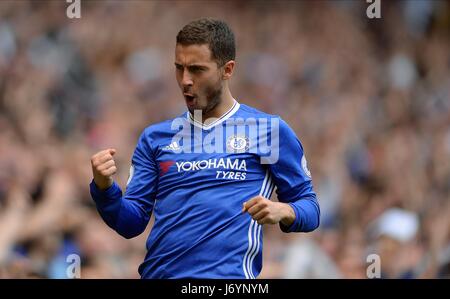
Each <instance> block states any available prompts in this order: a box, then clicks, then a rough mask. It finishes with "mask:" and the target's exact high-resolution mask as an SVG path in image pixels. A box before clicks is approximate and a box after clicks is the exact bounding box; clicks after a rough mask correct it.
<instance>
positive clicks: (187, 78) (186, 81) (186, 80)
mask: <svg viewBox="0 0 450 299" xmlns="http://www.w3.org/2000/svg"><path fill="white" fill-rule="evenodd" d="M181 84H182V85H183V87H188V86H192V85H193V84H194V82H193V80H192V76H191V75H190V74H189V72H188V71H186V70H185V71H183V77H182V79H181Z"/></svg>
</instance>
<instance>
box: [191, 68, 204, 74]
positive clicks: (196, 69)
mask: <svg viewBox="0 0 450 299" xmlns="http://www.w3.org/2000/svg"><path fill="white" fill-rule="evenodd" d="M189 71H190V72H191V73H193V74H197V73H201V72H203V71H204V68H202V67H200V66H190V67H189Z"/></svg>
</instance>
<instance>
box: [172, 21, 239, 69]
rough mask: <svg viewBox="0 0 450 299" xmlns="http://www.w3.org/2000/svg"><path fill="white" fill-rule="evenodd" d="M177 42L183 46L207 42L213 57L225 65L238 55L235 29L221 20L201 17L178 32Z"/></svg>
mask: <svg viewBox="0 0 450 299" xmlns="http://www.w3.org/2000/svg"><path fill="white" fill-rule="evenodd" d="M177 44H180V45H183V46H190V45H204V44H207V45H208V46H209V49H210V51H211V55H212V59H214V60H215V61H216V62H217V65H219V66H223V65H224V64H225V63H227V62H228V61H230V60H234V59H235V56H236V46H235V40H234V34H233V31H231V29H230V27H228V25H227V24H226V23H225V22H224V21H221V20H215V19H211V18H201V19H197V20H194V21H192V22H190V23H189V24H187V25H185V26H184V27H183V28H182V29H181V30H180V32H178V34H177Z"/></svg>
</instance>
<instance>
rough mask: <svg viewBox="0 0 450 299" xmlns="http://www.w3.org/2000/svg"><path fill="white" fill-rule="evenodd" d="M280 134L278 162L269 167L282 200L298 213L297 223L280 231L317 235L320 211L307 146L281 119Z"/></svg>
mask: <svg viewBox="0 0 450 299" xmlns="http://www.w3.org/2000/svg"><path fill="white" fill-rule="evenodd" d="M276 133H277V132H275V134H276ZM272 134H274V133H272ZM278 134H279V135H278V137H279V142H278V149H279V155H278V159H277V161H274V163H271V164H269V169H270V172H271V175H272V179H273V180H274V182H275V185H276V186H277V191H276V192H277V195H278V200H279V201H280V202H284V203H287V204H289V205H290V206H291V207H292V209H293V210H294V212H295V221H294V223H292V225H290V226H289V227H286V226H284V225H283V224H281V223H280V228H281V230H282V231H283V232H310V231H313V230H315V229H316V228H317V227H318V226H319V222H320V207H319V203H318V201H317V198H316V194H315V192H314V190H313V184H312V179H311V174H310V172H309V170H308V168H307V162H306V157H305V154H304V151H303V146H302V144H301V142H300V140H299V139H298V138H297V136H296V135H295V133H294V131H293V130H292V129H291V128H290V127H289V126H288V124H287V123H286V122H284V121H283V120H281V119H280V121H279V126H278ZM272 138H273V137H272Z"/></svg>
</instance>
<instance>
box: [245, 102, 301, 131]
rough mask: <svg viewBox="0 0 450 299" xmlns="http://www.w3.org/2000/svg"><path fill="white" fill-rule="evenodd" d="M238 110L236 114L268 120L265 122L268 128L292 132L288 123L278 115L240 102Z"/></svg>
mask: <svg viewBox="0 0 450 299" xmlns="http://www.w3.org/2000/svg"><path fill="white" fill-rule="evenodd" d="M239 112H240V113H239V115H238V116H240V117H243V118H256V119H257V120H260V119H263V120H265V121H268V123H267V124H268V126H269V127H270V128H279V129H280V132H282V133H291V132H293V130H292V129H291V127H290V126H289V124H288V123H287V122H286V121H284V119H283V118H282V117H281V116H279V115H275V114H269V113H266V112H264V111H261V110H258V109H256V108H254V107H251V106H248V105H245V104H241V106H240V109H239Z"/></svg>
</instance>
